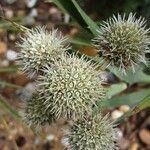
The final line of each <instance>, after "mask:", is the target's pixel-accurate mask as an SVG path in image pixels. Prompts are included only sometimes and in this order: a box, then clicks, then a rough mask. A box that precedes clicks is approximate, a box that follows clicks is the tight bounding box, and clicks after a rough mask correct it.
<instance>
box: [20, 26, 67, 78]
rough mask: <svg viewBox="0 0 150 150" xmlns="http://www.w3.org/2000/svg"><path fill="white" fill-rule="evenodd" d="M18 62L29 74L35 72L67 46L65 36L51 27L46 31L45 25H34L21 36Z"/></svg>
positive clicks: (31, 74)
mask: <svg viewBox="0 0 150 150" xmlns="http://www.w3.org/2000/svg"><path fill="white" fill-rule="evenodd" d="M21 40H22V41H21V43H18V46H19V47H20V53H19V57H18V64H19V65H21V68H22V70H23V71H24V72H26V73H27V74H28V75H29V76H31V77H32V76H33V75H34V74H36V73H37V72H38V71H39V70H40V69H41V68H42V66H45V65H46V64H47V63H49V62H52V61H53V58H54V57H59V55H60V54H62V53H63V52H64V51H66V50H67V49H68V48H69V47H68V46H67V45H66V42H67V38H66V37H63V36H62V34H61V33H60V32H58V31H57V30H54V29H52V30H51V31H50V32H48V31H47V30H46V29H45V27H35V28H33V29H32V30H30V31H27V32H26V33H25V36H24V37H22V38H21Z"/></svg>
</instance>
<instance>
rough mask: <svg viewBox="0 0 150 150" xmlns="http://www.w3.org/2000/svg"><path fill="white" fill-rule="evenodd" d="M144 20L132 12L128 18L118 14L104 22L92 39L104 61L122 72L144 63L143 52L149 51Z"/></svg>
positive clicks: (149, 43) (149, 39)
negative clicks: (137, 17)
mask: <svg viewBox="0 0 150 150" xmlns="http://www.w3.org/2000/svg"><path fill="white" fill-rule="evenodd" d="M145 22H146V21H145V20H144V19H143V18H141V17H140V18H139V19H136V18H135V15H133V14H132V13H130V14H129V16H128V18H127V17H126V16H125V15H124V16H123V17H121V16H120V15H119V14H118V16H117V17H115V16H113V17H112V18H110V19H108V20H107V21H106V22H104V23H103V24H102V26H101V28H100V29H99V31H98V36H97V37H96V38H95V39H94V42H95V45H96V47H97V49H98V51H99V55H100V56H101V57H102V58H103V60H104V62H107V63H108V65H111V66H113V67H117V68H119V69H120V70H121V71H122V72H123V73H125V72H126V69H128V68H129V67H132V69H133V71H134V68H135V65H137V64H138V63H140V62H143V63H146V58H145V53H147V52H149V45H150V38H149V36H148V34H149V29H146V25H145Z"/></svg>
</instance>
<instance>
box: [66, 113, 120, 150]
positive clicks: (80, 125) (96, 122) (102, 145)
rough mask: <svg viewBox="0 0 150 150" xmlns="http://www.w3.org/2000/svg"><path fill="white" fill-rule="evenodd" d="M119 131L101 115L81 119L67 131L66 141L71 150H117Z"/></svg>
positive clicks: (106, 117)
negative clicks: (116, 142)
mask: <svg viewBox="0 0 150 150" xmlns="http://www.w3.org/2000/svg"><path fill="white" fill-rule="evenodd" d="M116 138H117V129H116V128H115V125H113V123H112V121H111V120H110V119H109V118H108V116H107V115H106V116H105V117H102V116H101V115H100V114H99V115H95V116H93V117H89V118H86V119H79V120H78V121H77V122H75V124H74V125H73V126H72V127H71V128H70V130H65V136H64V139H67V140H68V141H69V145H70V146H69V147H70V150H115V149H117V146H116V144H115V141H116Z"/></svg>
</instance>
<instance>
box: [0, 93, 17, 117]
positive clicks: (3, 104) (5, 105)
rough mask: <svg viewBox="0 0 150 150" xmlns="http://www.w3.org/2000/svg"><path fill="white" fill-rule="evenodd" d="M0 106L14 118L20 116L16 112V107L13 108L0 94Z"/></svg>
mask: <svg viewBox="0 0 150 150" xmlns="http://www.w3.org/2000/svg"><path fill="white" fill-rule="evenodd" d="M0 107H1V108H3V109H4V110H6V111H7V112H8V113H10V114H11V115H12V116H13V117H14V118H16V119H18V118H20V115H19V114H18V112H17V111H16V109H15V108H13V106H12V105H10V104H9V103H8V102H7V101H6V100H5V99H4V97H2V96H1V95H0Z"/></svg>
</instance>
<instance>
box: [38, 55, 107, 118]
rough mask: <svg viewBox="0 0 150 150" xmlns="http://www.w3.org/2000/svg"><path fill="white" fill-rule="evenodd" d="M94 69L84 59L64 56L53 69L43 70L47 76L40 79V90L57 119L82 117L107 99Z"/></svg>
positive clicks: (89, 62) (44, 75)
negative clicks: (104, 98)
mask: <svg viewBox="0 0 150 150" xmlns="http://www.w3.org/2000/svg"><path fill="white" fill-rule="evenodd" d="M95 68H96V66H94V65H92V63H91V61H87V60H86V61H85V60H84V56H83V57H81V58H80V59H79V58H77V57H75V56H72V57H71V56H64V55H62V57H61V58H60V59H59V60H55V61H54V64H53V66H50V67H49V66H47V67H46V68H45V69H43V72H44V74H43V75H42V76H40V78H39V79H38V85H39V91H40V92H41V94H43V95H44V98H45V99H46V101H45V106H46V107H47V108H50V109H51V108H52V109H51V112H52V113H54V114H55V117H56V118H59V117H65V118H71V117H72V118H76V117H77V115H79V116H83V115H85V113H89V112H90V111H91V107H92V106H93V105H95V102H96V101H98V100H99V101H100V100H101V99H102V98H103V97H104V93H105V92H104V88H103V86H102V80H100V78H99V77H98V74H99V72H98V71H96V69H95Z"/></svg>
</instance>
